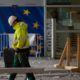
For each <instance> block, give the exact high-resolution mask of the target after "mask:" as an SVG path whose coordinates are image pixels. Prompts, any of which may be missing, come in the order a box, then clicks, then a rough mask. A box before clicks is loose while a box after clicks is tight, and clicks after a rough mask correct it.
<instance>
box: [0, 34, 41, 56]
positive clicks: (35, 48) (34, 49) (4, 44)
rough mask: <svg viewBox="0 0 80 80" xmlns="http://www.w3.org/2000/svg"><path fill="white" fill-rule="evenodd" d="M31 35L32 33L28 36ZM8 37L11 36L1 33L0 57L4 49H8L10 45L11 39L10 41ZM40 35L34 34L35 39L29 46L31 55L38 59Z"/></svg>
mask: <svg viewBox="0 0 80 80" xmlns="http://www.w3.org/2000/svg"><path fill="white" fill-rule="evenodd" d="M30 35H32V33H30V34H29V36H30ZM10 36H13V35H12V34H7V33H3V34H0V57H1V56H2V55H3V54H2V52H3V50H4V49H5V48H10V47H11V45H12V39H10ZM30 39H31V38H30ZM41 40H42V39H41V35H40V34H35V39H34V41H33V43H32V45H31V54H35V55H36V57H38V56H39V57H40V54H41V45H42V43H41Z"/></svg>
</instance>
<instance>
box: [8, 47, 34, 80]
mask: <svg viewBox="0 0 80 80" xmlns="http://www.w3.org/2000/svg"><path fill="white" fill-rule="evenodd" d="M29 53H30V50H29V49H28V48H27V49H18V50H17V51H16V54H15V55H14V61H13V67H30V64H29V60H28V54H29ZM15 77H16V73H13V74H10V77H9V80H14V79H15ZM27 78H28V80H35V77H34V75H33V73H27V74H26V79H25V80H27Z"/></svg>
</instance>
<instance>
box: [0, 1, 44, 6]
mask: <svg viewBox="0 0 80 80" xmlns="http://www.w3.org/2000/svg"><path fill="white" fill-rule="evenodd" d="M44 1H45V0H0V6H11V5H19V6H27V5H28V6H29V5H30V6H31V5H34V6H35V5H37V6H43V5H44Z"/></svg>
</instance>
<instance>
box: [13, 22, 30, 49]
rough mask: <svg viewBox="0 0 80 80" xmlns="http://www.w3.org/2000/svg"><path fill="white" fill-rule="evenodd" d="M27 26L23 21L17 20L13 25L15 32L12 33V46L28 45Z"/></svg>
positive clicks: (21, 46)
mask: <svg viewBox="0 0 80 80" xmlns="http://www.w3.org/2000/svg"><path fill="white" fill-rule="evenodd" d="M27 28H28V25H27V24H26V23H24V22H18V23H16V24H15V25H14V26H13V29H14V30H15V33H14V42H13V44H12V48H14V49H16V48H21V49H22V48H27V47H29V46H30V42H29V37H28V32H27Z"/></svg>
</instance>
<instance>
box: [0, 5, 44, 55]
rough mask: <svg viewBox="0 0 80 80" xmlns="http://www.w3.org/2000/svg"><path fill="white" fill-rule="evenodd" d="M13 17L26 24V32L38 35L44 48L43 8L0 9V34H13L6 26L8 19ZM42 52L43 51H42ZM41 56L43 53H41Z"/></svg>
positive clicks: (13, 7) (17, 7)
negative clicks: (41, 38)
mask: <svg viewBox="0 0 80 80" xmlns="http://www.w3.org/2000/svg"><path fill="white" fill-rule="evenodd" d="M11 15H15V16H17V17H18V18H19V20H22V21H24V22H26V23H27V24H28V32H29V33H36V34H40V35H41V36H42V37H43V40H42V42H41V45H42V46H43V47H44V7H40V6H29V7H19V6H12V7H0V33H13V32H14V30H13V29H12V27H10V26H9V24H8V18H9V16H11ZM42 52H44V50H43V49H42ZM42 55H43V53H42Z"/></svg>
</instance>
